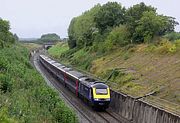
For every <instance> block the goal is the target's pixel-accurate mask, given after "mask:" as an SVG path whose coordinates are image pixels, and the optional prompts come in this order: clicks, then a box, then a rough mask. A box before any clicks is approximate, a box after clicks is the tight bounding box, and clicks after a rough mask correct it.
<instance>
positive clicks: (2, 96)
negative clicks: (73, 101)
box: [0, 44, 77, 123]
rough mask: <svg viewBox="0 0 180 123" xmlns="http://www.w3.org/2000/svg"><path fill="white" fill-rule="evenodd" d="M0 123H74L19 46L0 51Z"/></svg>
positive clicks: (63, 105) (74, 119)
mask: <svg viewBox="0 0 180 123" xmlns="http://www.w3.org/2000/svg"><path fill="white" fill-rule="evenodd" d="M0 56H1V57H0V122H3V123H9V122H12V123H16V122H17V123H19V122H22V123H23V122H26V123H37V122H38V123H41V122H46V123H53V122H61V123H71V122H72V123H73V122H77V118H76V116H75V113H74V112H73V111H72V110H71V109H69V108H68V107H67V106H66V105H65V104H64V102H63V101H62V100H61V99H59V96H58V94H57V92H55V91H54V90H52V89H51V88H50V87H48V86H47V85H46V82H45V81H44V80H43V78H42V77H41V76H40V74H39V73H38V72H37V71H36V70H34V68H33V67H32V66H31V65H30V63H29V59H28V56H29V52H28V50H27V49H26V48H24V47H23V46H21V45H20V44H13V45H11V46H9V47H5V48H3V49H0Z"/></svg>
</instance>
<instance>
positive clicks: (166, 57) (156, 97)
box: [49, 44, 180, 123]
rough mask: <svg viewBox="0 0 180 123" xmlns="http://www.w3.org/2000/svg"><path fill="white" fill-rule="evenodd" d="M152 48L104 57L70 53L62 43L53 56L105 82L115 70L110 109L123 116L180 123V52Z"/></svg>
mask: <svg viewBox="0 0 180 123" xmlns="http://www.w3.org/2000/svg"><path fill="white" fill-rule="evenodd" d="M177 47H178V48H179V45H177ZM151 48H152V46H150V45H145V44H142V45H137V46H133V47H132V48H129V49H127V50H125V49H119V50H116V51H113V52H111V53H109V54H105V55H102V56H101V55H97V54H94V53H91V52H90V51H86V50H85V49H81V50H79V51H74V52H70V51H68V48H67V45H66V44H58V45H56V46H54V47H52V48H51V49H50V50H49V53H50V55H51V56H52V57H54V58H56V59H58V60H59V61H60V62H61V63H62V62H63V63H64V64H67V65H70V66H72V67H75V68H77V69H80V70H81V71H84V72H86V73H87V72H88V73H90V74H93V75H94V76H99V77H100V78H101V79H102V78H103V79H104V80H106V79H107V78H108V77H109V75H110V74H111V72H112V71H113V70H114V69H115V70H116V71H115V73H114V75H112V77H111V79H110V80H109V81H108V84H109V85H110V86H111V88H112V89H113V90H114V91H111V96H112V102H111V106H110V108H111V110H112V111H113V112H115V113H116V114H118V115H119V116H122V117H125V118H127V119H129V120H131V121H132V122H134V123H141V122H147V123H179V122H180V120H179V119H180V118H179V108H180V107H179V106H180V105H179V87H180V86H179V75H180V74H179V67H178V66H179V65H180V64H179V49H177V52H175V53H171V52H164V51H165V50H166V49H167V47H166V48H165V47H162V46H156V47H155V48H154V49H151ZM163 48H164V49H163ZM57 49H61V50H58V51H59V53H57V52H56V50H57ZM62 49H65V51H64V50H62ZM123 50H125V52H124V51H123ZM68 53H69V54H68ZM66 55H68V56H66ZM148 94H149V95H148ZM129 95H130V96H129ZM147 95H148V96H147ZM141 97H142V98H141Z"/></svg>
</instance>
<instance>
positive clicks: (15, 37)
mask: <svg viewBox="0 0 180 123" xmlns="http://www.w3.org/2000/svg"><path fill="white" fill-rule="evenodd" d="M14 39H15V40H16V41H19V37H18V36H17V34H16V33H15V34H14Z"/></svg>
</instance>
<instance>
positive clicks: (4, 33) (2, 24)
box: [0, 18, 15, 48]
mask: <svg viewBox="0 0 180 123" xmlns="http://www.w3.org/2000/svg"><path fill="white" fill-rule="evenodd" d="M9 30H10V25H9V22H8V21H6V20H3V19H1V18H0V48H4V47H5V46H9V45H10V44H12V43H14V42H15V38H14V36H13V34H12V33H11V32H10V31H9Z"/></svg>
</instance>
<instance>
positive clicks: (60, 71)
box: [39, 55, 111, 109]
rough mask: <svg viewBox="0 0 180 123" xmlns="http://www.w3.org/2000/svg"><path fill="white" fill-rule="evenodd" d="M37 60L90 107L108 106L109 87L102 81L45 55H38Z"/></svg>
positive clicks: (104, 107)
mask: <svg viewBox="0 0 180 123" xmlns="http://www.w3.org/2000/svg"><path fill="white" fill-rule="evenodd" d="M39 61H40V63H41V64H42V65H43V66H44V67H45V68H46V69H47V70H48V71H49V72H50V73H52V75H53V76H55V77H56V78H57V79H58V80H59V82H61V83H62V84H63V85H64V87H66V88H68V89H69V90H70V91H72V92H73V93H75V94H76V96H77V97H79V98H82V99H83V100H84V101H85V102H86V103H88V104H90V105H91V106H92V107H95V108H99V109H106V108H108V106H109V104H110V101H111V98H110V89H109V87H108V86H107V85H106V84H105V83H104V82H100V81H98V80H96V79H93V78H92V77H89V76H88V75H85V74H83V73H80V72H79V71H76V70H74V69H72V68H69V67H66V66H64V65H62V64H60V63H58V62H56V61H55V60H53V59H51V58H49V57H47V56H45V55H40V56H39Z"/></svg>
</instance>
